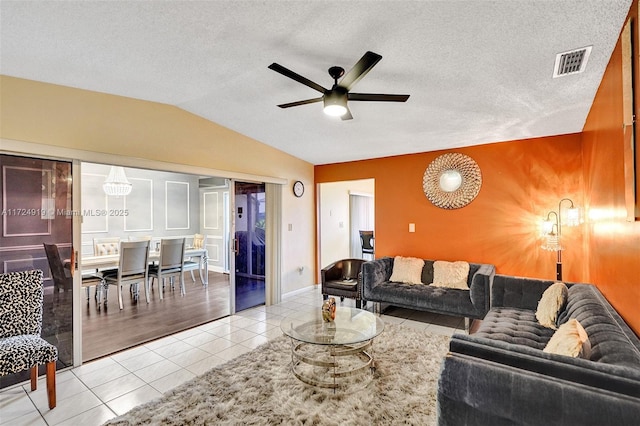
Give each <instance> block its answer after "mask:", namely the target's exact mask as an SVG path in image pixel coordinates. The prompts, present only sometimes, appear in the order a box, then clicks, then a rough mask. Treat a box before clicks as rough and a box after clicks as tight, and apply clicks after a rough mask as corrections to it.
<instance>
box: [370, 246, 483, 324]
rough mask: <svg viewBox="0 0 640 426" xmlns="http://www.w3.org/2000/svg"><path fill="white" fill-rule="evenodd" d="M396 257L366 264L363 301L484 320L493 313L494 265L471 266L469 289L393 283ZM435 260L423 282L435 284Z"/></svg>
mask: <svg viewBox="0 0 640 426" xmlns="http://www.w3.org/2000/svg"><path fill="white" fill-rule="evenodd" d="M393 262H394V258H393V257H383V258H380V259H376V260H373V261H369V262H365V263H363V264H362V298H363V299H364V300H366V301H369V302H376V303H386V304H389V305H393V306H399V307H402V308H408V309H416V310H421V311H429V312H435V313H438V314H447V315H453V316H460V317H465V318H467V319H468V318H483V317H484V316H485V314H486V313H487V312H488V311H489V302H490V288H491V281H492V280H493V276H494V274H495V267H494V266H493V265H487V264H479V263H470V264H469V276H468V278H467V284H468V285H469V289H468V290H462V289H457V288H444V287H435V286H431V285H419V284H418V285H416V284H403V283H397V282H391V281H389V279H390V278H391V273H392V272H393ZM433 262H434V261H433V260H425V261H424V267H423V269H422V282H423V283H424V284H430V283H431V282H433Z"/></svg>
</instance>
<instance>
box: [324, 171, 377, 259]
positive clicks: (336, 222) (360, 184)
mask: <svg viewBox="0 0 640 426" xmlns="http://www.w3.org/2000/svg"><path fill="white" fill-rule="evenodd" d="M319 188H320V189H319V192H320V194H319V202H318V204H319V212H320V217H319V223H320V268H324V267H325V266H327V265H329V264H331V263H332V262H335V261H336V260H340V259H346V258H349V257H350V253H349V193H350V192H358V193H363V194H372V195H373V193H374V189H375V181H374V179H361V180H352V181H344V182H331V183H323V184H320V185H319Z"/></svg>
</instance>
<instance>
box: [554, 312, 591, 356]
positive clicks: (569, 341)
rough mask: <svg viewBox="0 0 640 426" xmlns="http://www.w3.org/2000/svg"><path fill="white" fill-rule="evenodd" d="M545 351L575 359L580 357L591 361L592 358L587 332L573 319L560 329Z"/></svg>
mask: <svg viewBox="0 0 640 426" xmlns="http://www.w3.org/2000/svg"><path fill="white" fill-rule="evenodd" d="M543 351H544V352H549V353H552V354H557V355H564V356H570V357H574V358H575V357H577V356H579V357H580V358H585V359H589V357H590V356H591V344H590V343H589V337H588V336H587V332H586V331H584V328H582V326H581V325H580V323H579V322H578V321H577V320H575V319H573V318H572V319H570V320H569V321H567V322H565V323H564V324H562V325H561V326H560V327H558V329H557V330H556V332H555V333H553V336H551V339H549V342H548V343H547V346H545V347H544V349H543Z"/></svg>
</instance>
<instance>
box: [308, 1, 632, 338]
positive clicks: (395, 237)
mask: <svg viewBox="0 0 640 426" xmlns="http://www.w3.org/2000/svg"><path fill="white" fill-rule="evenodd" d="M630 17H633V18H634V19H635V20H636V22H637V18H638V0H636V1H635V2H634V4H633V6H632V8H631V12H630ZM635 27H636V34H634V42H635V41H636V40H637V27H638V25H636V26H635ZM638 44H640V43H636V45H635V48H636V49H638ZM636 53H637V52H636ZM621 55H622V53H621V46H620V43H618V45H617V47H616V49H615V51H614V52H613V55H612V57H611V60H610V63H609V65H608V67H607V69H606V72H605V75H604V77H603V80H602V82H601V85H600V88H599V90H598V92H597V94H596V96H595V99H594V102H593V105H592V108H591V111H590V113H589V116H588V118H587V120H586V123H585V126H584V129H583V132H582V133H580V134H572V135H561V136H552V137H546V138H535V139H527V140H519V141H511V142H502V143H495V144H489V145H480V146H475V147H469V148H463V149H452V150H447V151H446V152H461V153H463V154H467V155H469V156H470V157H472V158H473V159H474V160H475V161H476V162H477V163H478V165H479V166H480V169H481V171H482V178H483V184H482V188H481V190H480V193H479V194H478V196H477V198H476V199H475V200H474V201H473V202H472V203H471V204H469V205H468V206H466V207H463V208H461V209H458V210H443V209H439V208H437V207H435V206H433V205H432V204H431V203H430V202H429V200H427V198H426V197H425V195H424V193H423V192H422V175H423V173H424V171H425V169H426V167H427V166H428V165H429V163H430V162H431V161H432V160H433V159H434V158H435V157H436V156H438V155H440V154H442V153H444V152H445V151H440V152H426V153H420V154H411V155H403V156H397V157H388V158H379V159H371V160H363V161H355V162H347V163H339V164H328V165H320V166H316V167H315V181H316V183H323V182H335V181H342V180H352V179H364V178H374V179H375V205H376V207H375V209H376V212H375V213H376V224H375V232H376V257H382V256H395V255H404V256H416V257H422V258H426V259H442V260H467V261H470V262H484V263H492V264H494V265H495V266H496V269H497V272H498V273H499V274H508V275H517V276H526V277H535V278H544V279H555V262H556V255H555V252H545V251H543V250H542V249H540V248H539V246H540V240H539V239H538V235H539V234H538V226H539V223H540V220H541V217H542V216H544V215H546V213H547V212H548V211H550V210H555V211H557V209H558V202H559V200H560V199H562V198H565V197H569V198H571V199H572V200H573V201H574V202H575V203H577V204H579V205H581V206H583V207H585V212H586V214H587V216H588V217H587V220H586V222H585V224H584V225H583V226H581V227H577V228H567V227H563V229H562V231H563V232H562V234H563V240H564V245H565V250H564V251H563V258H562V260H563V269H564V276H563V278H564V280H565V281H572V282H591V283H593V284H595V285H597V286H598V288H599V289H600V290H601V291H602V292H603V294H604V295H605V297H606V298H607V299H608V300H609V302H610V303H611V304H612V305H613V306H614V308H615V309H616V310H617V311H618V312H619V313H620V314H621V315H622V317H623V318H624V319H625V321H626V322H627V323H628V324H629V326H630V327H631V328H632V329H633V330H634V331H635V333H636V334H639V335H640V309H639V307H640V222H638V221H636V222H628V221H626V212H625V201H624V167H623V130H622V123H623V119H622V65H621V64H622V59H621ZM637 57H638V56H636V58H637ZM639 69H640V66H638V64H637V63H636V71H635V72H636V82H637V85H638V86H640V76H639V71H638V70H639ZM635 98H636V117H638V116H640V114H638V106H639V105H640V87H636V93H635ZM639 133H640V132H638V129H636V136H638V134H639ZM391 139H392V138H391ZM390 143H392V142H390ZM638 150H640V137H636V152H637V151H638ZM636 172H637V173H640V165H639V164H637V163H636ZM636 192H637V196H640V188H637V189H636ZM409 223H415V224H416V232H415V233H409V232H408V227H409Z"/></svg>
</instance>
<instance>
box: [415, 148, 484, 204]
mask: <svg viewBox="0 0 640 426" xmlns="http://www.w3.org/2000/svg"><path fill="white" fill-rule="evenodd" d="M481 186H482V174H481V173H480V167H479V166H478V164H477V163H476V162H475V161H473V158H471V157H469V156H468V155H464V154H459V153H449V154H443V155H440V156H439V157H436V158H435V159H434V160H433V161H432V162H431V164H429V166H428V167H427V170H425V172H424V176H423V177H422V189H423V190H424V194H425V195H426V196H427V198H428V199H429V201H431V203H433V205H435V206H437V207H440V208H442V209H459V208H461V207H464V206H466V205H467V204H469V203H470V202H471V201H473V199H474V198H476V196H477V195H478V193H479V192H480V187H481Z"/></svg>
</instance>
